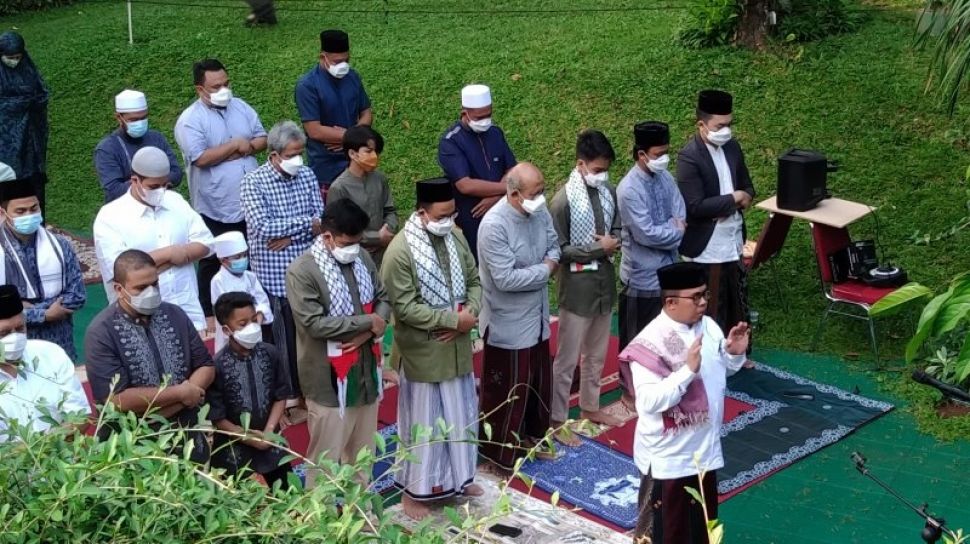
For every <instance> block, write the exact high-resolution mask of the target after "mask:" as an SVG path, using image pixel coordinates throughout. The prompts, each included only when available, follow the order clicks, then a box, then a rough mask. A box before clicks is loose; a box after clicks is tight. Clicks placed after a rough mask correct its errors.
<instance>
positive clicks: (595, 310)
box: [549, 186, 621, 317]
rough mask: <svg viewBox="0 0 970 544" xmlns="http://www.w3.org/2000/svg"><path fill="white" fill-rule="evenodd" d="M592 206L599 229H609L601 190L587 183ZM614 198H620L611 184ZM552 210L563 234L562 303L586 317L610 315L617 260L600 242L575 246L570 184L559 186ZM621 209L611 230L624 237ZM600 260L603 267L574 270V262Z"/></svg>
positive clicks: (613, 297) (556, 224)
mask: <svg viewBox="0 0 970 544" xmlns="http://www.w3.org/2000/svg"><path fill="white" fill-rule="evenodd" d="M586 194H587V195H588V196H589V203H590V206H591V207H592V208H593V219H594V221H595V223H596V232H597V233H604V232H607V230H606V226H605V220H604V218H603V204H602V203H600V196H599V191H598V190H597V189H595V188H593V187H586ZM610 194H611V195H612V196H613V202H616V192H615V191H614V190H613V188H612V187H610ZM549 213H550V214H552V222H553V225H555V227H556V234H557V235H559V248H560V250H562V259H561V260H560V265H561V266H560V267H559V282H558V283H559V307H560V308H563V309H565V310H568V311H570V312H572V313H574V314H577V315H580V316H583V317H593V316H597V315H607V314H609V313H611V312H612V311H613V301H614V300H615V299H616V279H615V276H614V271H613V263H611V262H610V260H609V259H608V258H607V257H606V252H605V251H603V248H602V246H600V244H599V242H591V243H589V244H586V245H582V246H574V245H572V243H571V242H570V238H569V234H570V231H569V223H570V215H569V199H568V198H566V187H565V186H564V187H562V188H561V189H559V192H557V193H556V196H554V197H552V202H551V203H550V204H549ZM620 230H621V228H620V211H619V209H616V211H614V212H613V223H612V224H611V225H610V228H609V234H610V235H611V236H613V237H615V238H617V239H619V238H620ZM594 260H595V261H597V262H598V263H599V269H598V270H596V271H590V272H571V271H570V270H569V265H570V264H571V263H584V264H585V263H589V262H591V261H594Z"/></svg>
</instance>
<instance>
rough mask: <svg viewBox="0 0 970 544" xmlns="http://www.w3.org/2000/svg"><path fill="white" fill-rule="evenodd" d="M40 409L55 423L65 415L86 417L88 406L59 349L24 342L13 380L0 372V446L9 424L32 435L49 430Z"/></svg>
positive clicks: (48, 344)
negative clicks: (27, 429) (19, 365)
mask: <svg viewBox="0 0 970 544" xmlns="http://www.w3.org/2000/svg"><path fill="white" fill-rule="evenodd" d="M41 407H44V408H46V409H47V410H49V411H50V414H51V416H53V418H54V419H55V420H56V421H63V420H64V419H65V418H64V416H65V415H66V414H85V415H86V414H90V413H91V405H90V404H89V403H88V398H87V396H86V395H85V394H84V389H83V388H82V387H81V382H80V381H78V379H77V376H76V375H75V374H74V363H72V362H71V359H70V358H69V357H68V356H67V353H64V350H63V349H61V347H60V346H58V345H57V344H54V343H53V342H48V341H46V340H27V347H26V348H25V349H24V363H23V366H22V367H21V368H19V369H18V370H17V372H16V376H12V375H10V374H7V373H6V372H5V371H3V370H0V442H6V441H7V440H8V438H9V437H8V436H7V433H6V431H7V429H8V428H9V423H8V422H10V421H16V422H17V423H18V424H19V425H30V426H31V428H32V429H33V430H34V431H36V432H43V431H46V430H47V429H49V428H50V426H51V425H50V423H48V422H46V421H43V419H42V415H43V412H42V410H41Z"/></svg>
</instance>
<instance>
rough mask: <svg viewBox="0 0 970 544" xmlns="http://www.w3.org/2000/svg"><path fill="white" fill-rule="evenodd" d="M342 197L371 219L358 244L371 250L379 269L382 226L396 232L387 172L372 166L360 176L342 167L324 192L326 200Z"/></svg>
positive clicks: (333, 200) (381, 256)
mask: <svg viewBox="0 0 970 544" xmlns="http://www.w3.org/2000/svg"><path fill="white" fill-rule="evenodd" d="M341 198H349V199H350V200H353V201H354V204H357V205H358V206H360V207H361V209H363V210H364V211H365V212H367V217H369V218H370V222H369V223H368V224H367V229H366V230H365V231H364V237H363V238H362V239H361V240H360V245H361V246H362V247H363V248H364V249H366V250H367V251H369V252H370V256H371V258H373V259H374V264H376V265H377V268H378V269H380V267H381V262H382V259H383V257H384V248H383V247H381V235H380V231H381V227H382V226H384V225H387V228H388V229H390V230H391V232H397V212H396V211H394V198H393V197H392V196H391V187H390V186H389V185H388V184H387V176H385V175H384V173H383V172H381V171H380V170H374V171H373V172H369V173H367V174H365V175H364V177H362V178H359V177H357V176H355V175H353V174H351V173H350V170H344V171H343V173H342V174H340V175H339V176H337V179H335V180H334V181H333V184H332V185H331V186H330V191H329V192H328V193H327V202H336V201H337V200H340V199H341Z"/></svg>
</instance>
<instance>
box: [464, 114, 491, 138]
mask: <svg viewBox="0 0 970 544" xmlns="http://www.w3.org/2000/svg"><path fill="white" fill-rule="evenodd" d="M468 128H470V129H472V130H474V131H475V132H477V133H479V134H481V133H483V132H486V131H488V129H490V128H492V118H491V117H486V118H484V119H479V120H478V121H472V120H471V119H469V120H468Z"/></svg>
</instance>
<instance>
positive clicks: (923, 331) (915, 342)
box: [906, 286, 953, 363]
mask: <svg viewBox="0 0 970 544" xmlns="http://www.w3.org/2000/svg"><path fill="white" fill-rule="evenodd" d="M951 289H952V286H951ZM951 294H953V293H952V291H949V290H948V291H947V292H945V293H943V294H941V295H937V296H936V297H934V298H933V299H932V300H930V301H929V303H928V304H927V305H926V307H924V308H923V313H922V314H920V316H919V324H918V325H917V326H916V334H914V335H913V337H912V338H911V339H910V340H909V343H908V344H906V362H907V363H911V362H913V359H915V358H916V354H917V353H918V352H919V348H921V347H923V343H924V342H926V339H927V338H928V337H929V336H930V331H932V330H933V323H934V321H936V316H937V314H938V313H939V311H940V308H941V307H942V306H943V303H944V302H946V300H947V299H948V298H949V297H950V295H951Z"/></svg>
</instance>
